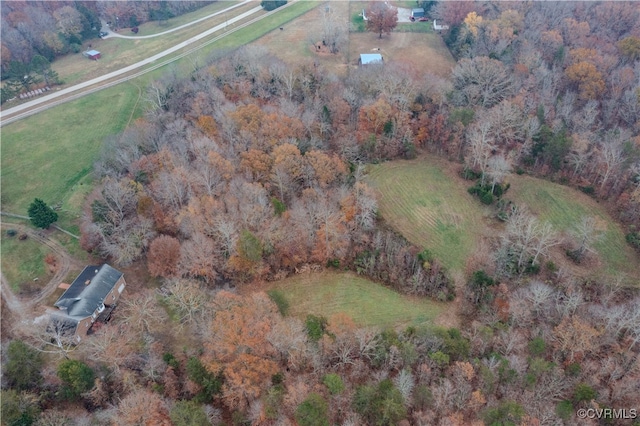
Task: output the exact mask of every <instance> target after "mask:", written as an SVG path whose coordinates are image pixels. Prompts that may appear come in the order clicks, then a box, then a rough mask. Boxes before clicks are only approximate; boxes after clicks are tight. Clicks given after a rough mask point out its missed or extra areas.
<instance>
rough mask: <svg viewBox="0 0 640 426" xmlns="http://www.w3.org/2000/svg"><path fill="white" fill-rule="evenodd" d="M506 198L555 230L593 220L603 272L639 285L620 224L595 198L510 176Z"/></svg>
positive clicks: (639, 273) (638, 261)
mask: <svg viewBox="0 0 640 426" xmlns="http://www.w3.org/2000/svg"><path fill="white" fill-rule="evenodd" d="M508 180H509V182H510V183H511V189H509V192H507V194H506V198H508V199H510V200H513V201H514V202H515V203H516V204H517V205H526V206H527V207H528V208H529V210H530V211H531V212H532V213H533V214H535V215H536V216H537V217H538V218H539V219H540V220H544V221H547V222H549V223H550V224H551V225H552V226H553V227H554V228H555V229H556V230H557V231H559V232H565V233H570V232H571V231H572V230H573V229H574V228H575V226H576V225H577V224H578V223H579V222H581V221H582V219H583V218H584V217H593V218H594V219H595V221H596V229H597V230H598V231H599V233H600V234H601V237H600V239H599V240H598V241H597V242H596V243H595V244H594V248H595V250H596V251H597V252H598V254H599V256H600V259H601V260H602V262H603V263H604V266H605V269H606V272H607V273H609V274H613V275H617V274H620V273H623V274H627V275H628V276H629V277H630V278H631V279H632V280H633V281H635V283H636V284H640V258H639V257H638V255H637V254H636V253H635V252H634V251H633V249H632V248H631V247H630V246H629V245H628V244H627V243H626V241H625V238H624V233H623V230H622V228H621V227H620V225H618V224H617V223H616V222H615V220H613V218H612V217H611V216H610V215H609V214H608V213H607V212H606V211H605V209H604V208H603V207H602V206H601V205H599V204H598V203H597V202H596V201H595V200H594V199H592V198H591V197H589V196H587V195H586V194H583V193H581V192H579V191H576V190H574V189H572V188H569V187H566V186H562V185H558V184H556V183H553V182H549V181H546V180H542V179H536V178H534V177H531V176H525V175H522V176H518V175H512V176H510V177H509V178H508Z"/></svg>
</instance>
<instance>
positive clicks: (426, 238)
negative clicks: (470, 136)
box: [368, 157, 640, 283]
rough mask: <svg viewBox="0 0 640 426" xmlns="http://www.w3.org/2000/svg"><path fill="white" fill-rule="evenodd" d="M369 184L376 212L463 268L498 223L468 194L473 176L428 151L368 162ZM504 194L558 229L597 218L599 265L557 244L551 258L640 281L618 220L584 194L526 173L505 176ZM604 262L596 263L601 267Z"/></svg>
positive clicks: (580, 271) (580, 269)
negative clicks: (579, 261)
mask: <svg viewBox="0 0 640 426" xmlns="http://www.w3.org/2000/svg"><path fill="white" fill-rule="evenodd" d="M369 170H370V173H369V176H368V180H369V183H370V184H371V185H372V186H373V187H374V188H375V189H376V190H377V191H378V195H379V203H380V213H381V214H382V217H383V218H384V220H385V221H387V223H389V224H390V225H391V226H392V227H393V228H394V229H396V230H397V231H399V232H400V233H402V234H403V235H404V236H405V237H406V238H407V239H409V241H411V242H412V243H414V244H416V245H418V246H420V247H425V248H428V249H429V250H431V251H432V252H433V254H434V255H435V256H436V257H437V258H438V259H440V260H441V261H442V262H443V264H444V265H445V266H446V267H447V268H449V269H451V270H459V271H462V270H463V269H464V266H465V263H466V260H467V258H468V257H469V256H470V255H471V254H472V253H473V251H474V250H475V249H476V247H477V244H478V243H479V241H480V240H481V239H482V238H483V237H493V236H494V231H493V228H495V227H502V226H503V225H501V224H498V223H496V221H495V220H494V219H493V213H492V210H491V208H490V207H487V206H484V205H483V204H481V203H480V202H479V201H478V200H477V199H476V198H475V197H472V196H471V195H469V194H468V193H467V188H468V187H470V186H471V182H469V181H465V180H463V179H462V178H460V177H459V176H458V175H457V173H456V171H455V164H453V163H449V162H447V161H446V160H442V159H437V158H433V157H423V158H420V159H416V160H411V161H391V162H387V163H384V164H379V165H374V166H370V169H369ZM507 180H508V182H509V183H511V188H510V189H509V191H508V192H507V193H506V195H505V198H506V199H508V200H512V201H513V202H514V203H515V204H516V205H520V206H527V208H528V209H529V210H530V211H531V212H532V213H533V214H534V215H535V216H537V217H538V218H539V219H540V220H542V221H547V222H549V223H550V224H551V225H552V226H553V227H554V229H555V230H556V231H557V232H558V233H559V234H560V235H566V234H570V232H571V231H572V230H573V229H574V227H575V225H576V224H577V223H579V222H580V221H581V220H582V218H583V217H585V216H590V217H593V218H595V219H596V227H597V229H598V230H599V231H600V234H601V237H600V239H599V240H598V241H596V242H595V244H594V249H595V251H596V252H597V254H598V257H599V260H600V262H601V265H589V264H584V265H574V264H573V263H572V262H570V261H569V260H568V259H566V257H565V256H564V254H563V253H562V251H561V250H560V248H557V249H556V250H555V251H554V261H557V262H559V263H561V264H563V265H564V266H566V267H568V268H569V269H570V270H572V271H573V272H574V273H575V274H576V275H582V276H585V275H591V274H597V273H600V272H604V273H606V274H608V275H620V276H622V277H623V278H626V280H625V282H631V283H640V260H639V259H638V255H637V254H636V253H635V252H634V251H633V249H632V248H631V247H629V245H628V244H627V243H626V241H625V239H624V233H623V231H622V229H621V227H620V226H619V225H618V224H617V223H616V222H615V220H613V218H612V217H611V216H610V215H609V214H608V213H607V212H606V210H605V209H604V208H603V207H602V206H601V205H600V204H598V203H597V202H596V201H595V200H593V199H592V198H590V197H589V196H587V195H585V194H583V193H581V192H579V191H576V190H574V189H572V188H569V187H566V186H562V185H558V184H555V183H553V182H549V181H546V180H543V179H537V178H534V177H531V176H526V175H523V176H518V175H515V174H513V175H511V176H509V177H508V178H507ZM600 266H602V267H600Z"/></svg>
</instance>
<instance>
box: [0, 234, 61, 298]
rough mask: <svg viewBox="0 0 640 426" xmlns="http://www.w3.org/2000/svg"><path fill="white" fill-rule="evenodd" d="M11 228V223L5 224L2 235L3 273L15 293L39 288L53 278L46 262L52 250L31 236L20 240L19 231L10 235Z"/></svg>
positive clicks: (0, 242) (0, 246)
mask: <svg viewBox="0 0 640 426" xmlns="http://www.w3.org/2000/svg"><path fill="white" fill-rule="evenodd" d="M9 229H11V225H3V226H2V236H1V237H0V252H1V253H2V256H0V257H1V264H2V274H3V275H4V276H5V278H6V279H7V282H8V283H9V285H10V287H11V289H12V290H13V291H14V292H15V293H20V292H23V291H25V290H33V291H35V290H39V289H40V288H42V286H44V285H45V284H47V282H49V278H51V274H49V273H48V271H47V268H46V267H45V262H44V258H45V256H46V255H47V254H49V253H51V250H50V249H49V248H47V247H45V246H43V245H42V244H40V243H39V242H37V241H34V240H32V239H30V238H27V239H26V240H22V241H21V240H19V239H18V235H19V233H18V235H15V236H13V237H9V236H8V235H7V230H9ZM34 279H36V281H34Z"/></svg>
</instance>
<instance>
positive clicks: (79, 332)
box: [51, 263, 127, 343]
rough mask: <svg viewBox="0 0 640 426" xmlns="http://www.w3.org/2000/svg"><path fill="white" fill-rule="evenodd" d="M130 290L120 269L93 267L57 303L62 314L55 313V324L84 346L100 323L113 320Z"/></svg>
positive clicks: (87, 268)
mask: <svg viewBox="0 0 640 426" xmlns="http://www.w3.org/2000/svg"><path fill="white" fill-rule="evenodd" d="M126 286H127V283H126V282H125V280H124V274H123V273H122V272H120V271H118V270H117V269H114V268H112V267H111V266H109V265H107V264H106V263H105V264H104V265H102V266H96V265H89V266H87V267H86V268H84V270H83V271H82V272H81V273H80V275H78V277H77V278H76V279H75V280H74V281H73V283H71V285H70V286H69V288H68V289H67V290H66V291H65V292H64V293H63V294H62V296H60V298H59V299H58V300H57V301H56V303H54V306H55V307H57V308H58V310H57V311H53V312H51V317H52V321H55V322H56V323H57V324H58V326H60V325H62V327H63V328H64V330H65V334H67V335H68V336H73V338H74V340H75V341H76V342H77V343H80V341H81V340H82V339H83V338H84V337H85V336H86V335H87V333H88V332H89V330H90V329H91V326H93V324H94V323H95V322H96V321H98V320H101V319H106V318H108V317H109V315H110V314H111V311H113V309H114V308H115V306H116V303H117V302H118V299H119V298H120V295H121V294H122V292H123V291H124V289H125V287H126Z"/></svg>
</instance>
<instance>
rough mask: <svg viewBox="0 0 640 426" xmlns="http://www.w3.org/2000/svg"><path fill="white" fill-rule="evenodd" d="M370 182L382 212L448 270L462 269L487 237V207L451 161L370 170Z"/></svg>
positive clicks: (394, 164) (400, 163)
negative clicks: (471, 190)
mask: <svg viewBox="0 0 640 426" xmlns="http://www.w3.org/2000/svg"><path fill="white" fill-rule="evenodd" d="M367 179H368V182H369V183H370V184H371V186H373V187H374V188H375V189H376V190H377V191H378V195H379V207H380V213H381V214H382V217H383V218H384V220H386V221H387V223H389V224H390V225H391V226H392V227H393V228H394V229H396V230H397V231H398V232H400V233H401V234H402V235H404V236H405V238H407V239H408V240H409V241H411V242H412V243H413V244H416V245H417V246H419V247H425V248H427V249H429V250H430V251H431V252H432V253H433V254H434V255H435V256H436V258H438V259H439V260H440V261H441V262H442V263H443V264H444V265H445V266H446V267H447V268H449V269H453V270H459V271H462V270H464V267H465V262H466V260H467V257H469V256H470V255H471V254H472V252H473V250H474V249H475V248H476V244H477V242H478V240H479V239H480V238H481V237H482V236H483V235H487V232H488V231H487V229H486V224H485V221H484V219H483V216H484V215H487V214H489V209H488V208H486V207H484V206H482V205H481V204H480V203H479V202H478V201H477V200H475V199H474V198H473V197H472V196H471V195H469V193H468V192H467V187H468V186H471V185H470V184H469V182H467V181H464V180H463V179H462V178H460V177H459V176H457V175H456V173H455V172H454V171H453V170H452V167H451V163H448V162H446V161H444V160H438V159H434V158H429V159H426V158H422V159H416V160H411V161H391V162H388V163H384V164H380V165H375V166H371V167H370V173H369V176H368V178H367Z"/></svg>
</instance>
